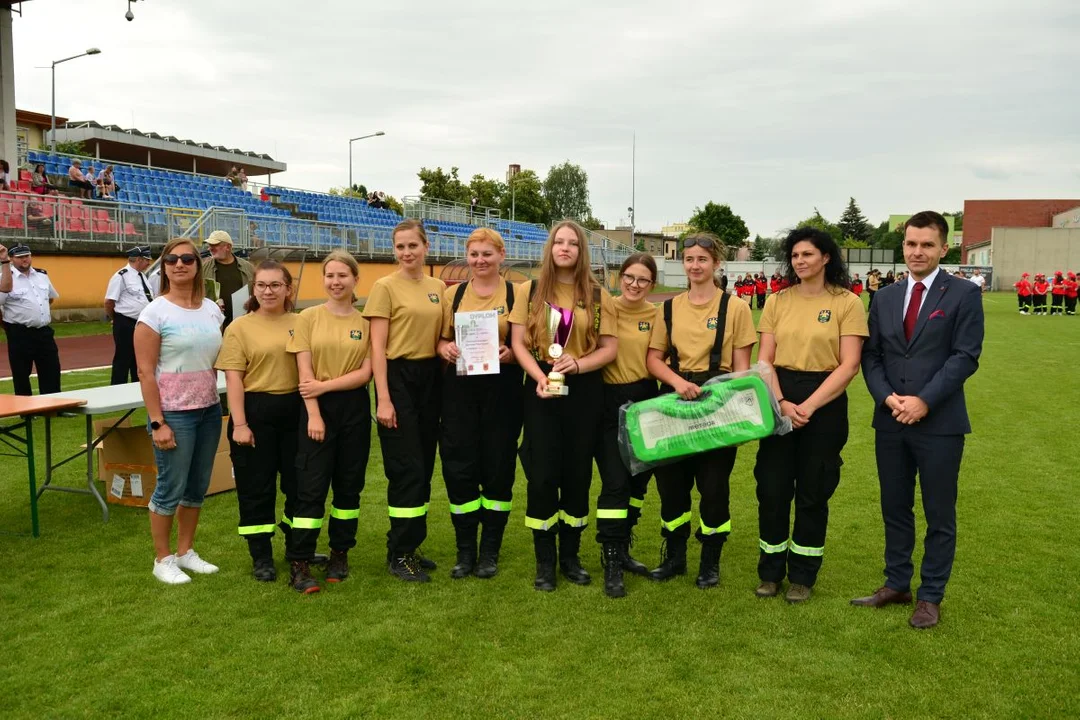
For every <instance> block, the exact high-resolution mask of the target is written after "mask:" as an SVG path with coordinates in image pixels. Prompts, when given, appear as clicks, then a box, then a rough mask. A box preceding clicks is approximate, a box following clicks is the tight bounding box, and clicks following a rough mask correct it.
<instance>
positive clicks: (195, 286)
mask: <svg viewBox="0 0 1080 720" xmlns="http://www.w3.org/2000/svg"><path fill="white" fill-rule="evenodd" d="M161 263H162V265H163V266H164V268H165V271H164V273H162V276H161V294H160V295H158V297H157V298H156V299H155V300H154V301H153V302H151V303H150V304H149V305H147V306H146V307H145V308H143V311H142V313H141V314H140V315H139V322H138V324H137V325H136V326H135V359H136V362H137V363H138V366H139V384H140V386H141V387H142V395H143V402H144V403H145V405H146V414H147V417H148V419H149V422H148V425H149V427H148V432H149V433H150V436H151V438H152V439H153V442H154V460H155V463H156V464H157V485H156V486H155V487H154V493H153V495H152V496H151V497H150V503H149V509H150V534H151V536H152V537H153V539H154V550H155V552H156V555H157V557H156V559H155V560H154V577H156V578H157V579H158V580H161V581H162V582H164V583H167V584H169V585H179V584H181V583H186V582H191V578H190V577H189V576H188V575H187V574H186V573H185V572H184V570H190V571H191V572H193V573H199V574H209V573H215V572H217V570H218V569H217V567H216V566H214V565H211V564H210V563H208V562H206V561H205V560H203V559H202V558H200V557H199V555H198V553H196V552H195V550H194V549H193V548H192V545H193V543H194V542H195V530H196V528H197V527H198V525H199V510H200V508H201V507H202V504H203V499H204V497H205V496H206V489H207V488H208V487H209V486H210V475H211V473H212V472H213V469H214V455H215V454H216V453H217V447H218V441H219V439H220V437H221V403H220V399H219V398H218V390H217V373H216V372H215V370H214V359H215V358H216V357H217V354H218V350H219V349H220V348H221V323H222V322H223V321H224V319H225V318H224V317H223V316H222V314H221V310H219V309H218V306H217V304H216V303H214V302H212V301H210V300H207V299H206V298H205V297H204V296H203V294H204V290H203V274H202V265H201V264H200V263H199V255H198V251H197V250H196V249H195V246H194V245H192V243H191V241H190V240H185V239H180V238H178V239H174V240H170V241H169V242H168V243H167V244H166V245H165V248H164V249H163V250H162V253H161ZM173 515H176V519H177V540H176V552H175V553H174V552H173V551H172V549H171V542H172V525H173Z"/></svg>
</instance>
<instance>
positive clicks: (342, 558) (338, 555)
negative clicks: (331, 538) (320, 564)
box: [326, 550, 349, 583]
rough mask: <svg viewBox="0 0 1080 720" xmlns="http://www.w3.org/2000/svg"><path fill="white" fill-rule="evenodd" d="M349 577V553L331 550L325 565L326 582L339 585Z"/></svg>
mask: <svg viewBox="0 0 1080 720" xmlns="http://www.w3.org/2000/svg"><path fill="white" fill-rule="evenodd" d="M348 577H349V551H348V550H331V551H330V561H329V562H328V563H327V564H326V582H328V583H339V582H341V581H343V580H346V579H347V578H348Z"/></svg>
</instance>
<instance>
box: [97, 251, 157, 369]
mask: <svg viewBox="0 0 1080 720" xmlns="http://www.w3.org/2000/svg"><path fill="white" fill-rule="evenodd" d="M127 259H128V261H127V265H125V266H124V267H122V268H120V269H119V270H117V271H116V272H115V273H113V276H112V277H111V278H109V286H108V288H106V290H105V315H107V316H108V318H109V321H110V322H111V323H112V327H113V333H112V334H113V345H115V346H116V349H115V350H114V352H113V361H112V382H111V384H112V385H123V384H124V383H127V382H138V381H139V369H138V368H137V367H136V366H135V324H136V323H137V322H138V321H139V313H141V312H142V310H143V308H144V307H146V306H147V305H149V304H150V302H151V301H152V300H153V299H154V292H153V291H152V290H151V289H150V285H149V283H148V282H147V279H146V275H145V274H144V273H145V272H146V269H147V268H148V267H150V261H151V260H152V259H153V258H152V256H151V255H150V246H149V245H146V246H143V247H134V248H132V249H131V250H128V253H127ZM129 378H130V379H129Z"/></svg>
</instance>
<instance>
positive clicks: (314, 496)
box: [285, 250, 371, 595]
mask: <svg viewBox="0 0 1080 720" xmlns="http://www.w3.org/2000/svg"><path fill="white" fill-rule="evenodd" d="M359 278H360V266H359V265H358V264H357V262H356V259H355V258H354V257H353V256H352V255H350V254H349V253H347V252H345V251H344V250H335V251H333V252H331V253H330V254H329V255H327V256H326V257H325V258H324V259H323V262H322V280H323V290H325V292H326V302H325V303H323V304H322V305H316V306H315V307H310V308H307V309H306V310H304V311H303V312H302V313H300V317H298V318H297V320H296V329H295V330H294V331H293V336H292V339H291V340H290V341H289V344H288V346H287V350H288V352H290V353H294V354H295V355H296V368H297V371H298V373H299V379H300V396H301V397H302V398H303V403H302V406H301V410H300V427H299V432H298V433H297V439H298V443H299V444H298V447H297V451H296V467H297V478H296V502H295V503H293V507H294V508H295V509H294V511H293V515H292V533H291V539H290V541H289V542H288V543H287V546H288V547H287V549H286V554H285V557H286V558H287V559H288V560H289V563H290V572H289V584H290V585H291V586H292V588H293V590H296V591H297V592H299V593H303V594H305V595H307V594H309V593H315V592H319V583H318V582H317V581H316V580H315V579H314V578H313V577H312V576H311V567H310V566H311V563H312V562H313V561H314V560H315V546H316V544H317V542H318V540H319V531H320V530H321V529H322V524H323V517H324V516H325V515H326V498H327V495H329V493H330V490H331V489H333V491H334V500H333V502H332V503H331V505H330V521H329V527H328V528H327V535H328V536H329V540H330V561H329V563H328V564H327V566H326V582H328V583H339V582H342V581H343V580H345V579H346V578H348V577H349V550H351V549H352V548H354V547H356V529H357V525H358V524H359V522H360V493H361V492H362V491H363V489H364V481H365V475H366V472H367V463H368V455H369V453H370V451H371V399H370V398H369V397H368V389H367V384H368V382H369V381H370V380H371V360H370V359H369V357H368V350H369V349H370V346H371V341H370V339H369V338H368V323H367V320H365V319H364V318H363V316H362V315H361V314H360V311H358V310H357V309H356V308H355V307H353V303H354V302H356V295H355V294H354V290H355V289H356V281H357V280H358V279H359Z"/></svg>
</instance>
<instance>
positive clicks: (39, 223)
mask: <svg viewBox="0 0 1080 720" xmlns="http://www.w3.org/2000/svg"><path fill="white" fill-rule="evenodd" d="M54 192H55V191H54ZM26 225H27V228H28V229H29V230H32V231H33V230H48V229H49V228H51V227H52V218H50V217H49V216H48V215H46V214H45V208H43V207H42V206H41V203H36V202H31V203H29V204H28V205H27V206H26Z"/></svg>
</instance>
